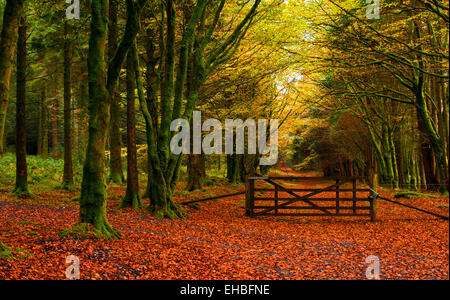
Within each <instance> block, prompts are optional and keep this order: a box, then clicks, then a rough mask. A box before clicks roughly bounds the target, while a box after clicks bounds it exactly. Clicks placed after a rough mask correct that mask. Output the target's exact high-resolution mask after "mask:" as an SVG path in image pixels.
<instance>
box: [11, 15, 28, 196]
mask: <svg viewBox="0 0 450 300" xmlns="http://www.w3.org/2000/svg"><path fill="white" fill-rule="evenodd" d="M26 26H27V25H26V20H25V18H24V17H22V18H21V25H20V27H19V38H18V41H17V86H16V88H17V101H16V187H15V190H14V192H15V193H16V194H17V195H19V196H20V197H28V196H30V192H29V190H28V170H27V139H26V134H25V133H26V124H25V122H26V68H27V62H26V58H27V49H26V47H27V44H26V40H27V28H26Z"/></svg>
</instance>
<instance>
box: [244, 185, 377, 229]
mask: <svg viewBox="0 0 450 300" xmlns="http://www.w3.org/2000/svg"><path fill="white" fill-rule="evenodd" d="M359 179H360V178H358V177H297V176H271V177H250V178H249V179H248V180H249V182H248V188H249V190H248V193H247V197H246V206H245V207H246V214H247V215H249V216H252V217H255V216H263V215H275V216H335V217H354V216H357V217H369V218H370V220H371V221H375V219H376V213H375V198H376V197H375V196H374V194H373V192H371V190H370V189H366V188H358V186H357V181H358V180H359ZM275 180H284V181H302V180H305V181H313V182H314V181H317V183H319V182H323V181H324V180H327V181H332V182H334V184H331V185H329V186H327V187H323V188H289V187H285V186H283V185H281V184H279V183H277V182H275ZM256 181H264V182H266V183H269V184H270V185H271V186H273V188H264V187H255V182H256ZM348 183H351V184H352V185H351V188H348V187H346V188H343V187H342V185H344V184H348ZM259 192H261V193H266V194H267V193H271V194H272V193H273V196H267V195H263V196H262V197H257V196H256V195H255V193H259ZM298 192H303V193H306V194H302V195H299V194H298ZM329 192H332V193H333V194H334V197H330V196H327V197H320V194H322V193H329ZM280 193H281V194H282V193H284V194H288V195H289V196H291V197H286V196H281V197H280ZM342 193H347V194H348V193H351V197H348V196H347V197H342ZM361 193H367V195H366V196H365V197H361V196H358V194H361ZM270 202H273V205H269V203H270ZM298 202H300V203H302V204H307V205H306V206H298V205H293V204H296V203H298ZM318 202H319V203H318ZM320 202H325V203H326V206H324V205H325V204H321V203H320ZM348 202H351V203H352V205H351V206H348V205H346V206H344V205H342V204H344V203H348ZM358 204H362V205H358ZM285 210H287V211H288V212H284V211H285ZM305 210H306V211H313V212H309V213H306V212H304V211H305ZM293 211H294V212H293ZM361 212H362V213H361Z"/></svg>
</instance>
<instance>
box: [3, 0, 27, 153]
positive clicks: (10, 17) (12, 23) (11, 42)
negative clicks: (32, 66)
mask: <svg viewBox="0 0 450 300" xmlns="http://www.w3.org/2000/svg"><path fill="white" fill-rule="evenodd" d="M23 3H24V0H7V1H6V7H5V11H4V15H3V26H2V33H1V41H0V155H3V153H4V152H5V149H4V145H5V142H4V140H5V139H6V138H5V127H6V115H7V109H8V98H9V86H10V78H11V70H12V66H13V64H14V54H15V49H16V45H17V35H18V28H19V22H20V16H21V15H22V12H23Z"/></svg>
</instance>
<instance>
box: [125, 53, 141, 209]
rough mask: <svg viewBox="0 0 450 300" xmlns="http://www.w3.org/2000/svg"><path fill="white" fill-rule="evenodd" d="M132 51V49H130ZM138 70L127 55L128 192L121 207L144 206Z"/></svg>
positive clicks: (136, 207)
mask: <svg viewBox="0 0 450 300" xmlns="http://www.w3.org/2000/svg"><path fill="white" fill-rule="evenodd" d="M129 52H130V51H129ZM135 72H136V71H135V70H134V63H133V60H132V57H131V53H128V57H127V79H126V81H127V192H126V195H125V198H124V199H123V200H122V204H121V205H120V207H122V208H123V207H132V208H133V209H138V208H140V207H142V201H141V197H140V195H139V174H138V168H137V150H136V107H135V105H136V97H135V90H136V73H135Z"/></svg>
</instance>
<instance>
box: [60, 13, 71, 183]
mask: <svg viewBox="0 0 450 300" xmlns="http://www.w3.org/2000/svg"><path fill="white" fill-rule="evenodd" d="M69 26H70V25H69V24H68V22H67V21H66V22H65V24H64V33H65V39H64V176H63V183H62V188H63V189H66V190H72V189H73V188H74V186H73V162H72V109H71V108H72V105H71V102H72V101H71V98H72V91H71V88H72V86H71V69H72V46H71V41H70V33H71V32H70V27H69Z"/></svg>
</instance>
